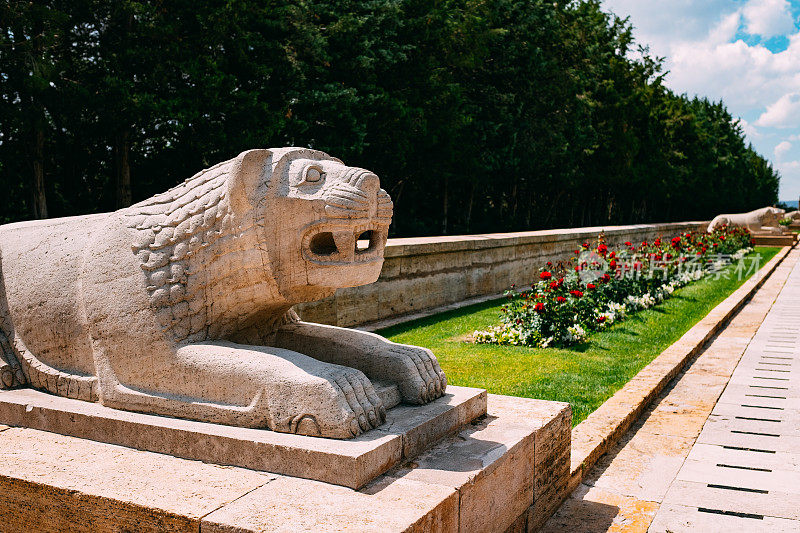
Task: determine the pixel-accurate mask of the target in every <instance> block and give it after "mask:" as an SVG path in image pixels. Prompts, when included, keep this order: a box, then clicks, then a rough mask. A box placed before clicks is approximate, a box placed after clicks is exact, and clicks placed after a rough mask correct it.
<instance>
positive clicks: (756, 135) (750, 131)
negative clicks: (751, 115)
mask: <svg viewBox="0 0 800 533" xmlns="http://www.w3.org/2000/svg"><path fill="white" fill-rule="evenodd" d="M739 126H741V128H742V131H743V132H744V134H745V136H746V137H747V138H748V139H750V140H752V139H760V138H761V137H762V135H761V132H759V131H758V129H756V127H755V126H753V125H752V124H750V123H749V122H747V121H746V120H745V119H743V118H740V119H739ZM789 140H791V139H789Z"/></svg>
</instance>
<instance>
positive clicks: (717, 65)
mask: <svg viewBox="0 0 800 533" xmlns="http://www.w3.org/2000/svg"><path fill="white" fill-rule="evenodd" d="M603 6H604V8H605V9H607V10H609V11H612V12H614V13H616V14H617V15H619V16H622V17H625V16H630V21H631V23H632V24H633V26H634V28H635V31H634V36H635V38H636V40H637V42H639V43H641V44H646V45H650V50H651V55H655V56H659V57H665V58H666V60H665V64H664V68H665V70H667V71H668V72H669V73H668V75H667V76H666V78H665V84H666V85H667V86H668V87H670V88H671V89H673V90H674V91H675V92H676V93H679V94H681V93H686V94H688V95H689V96H690V97H691V96H694V95H699V96H704V97H707V98H709V99H710V100H714V101H718V100H723V101H724V103H725V105H726V106H727V107H728V109H729V111H730V112H731V114H732V115H733V116H734V117H743V119H742V120H741V121H740V126H741V128H742V131H743V132H744V133H745V135H746V136H747V139H748V141H751V142H752V143H753V145H754V147H755V149H756V150H757V151H758V152H760V153H761V154H764V155H765V156H767V157H768V158H769V159H771V160H772V161H773V163H774V167H775V168H776V169H778V170H779V171H780V172H781V177H782V179H781V187H780V188H781V194H780V196H781V198H792V197H794V198H796V197H797V196H798V194H800V19H798V20H793V18H792V14H791V10H792V9H794V10H795V11H797V7H798V5H797V0H790V1H788V2H787V1H786V0H703V1H697V0H603ZM792 6H794V7H792ZM747 34H749V35H751V36H754V37H752V38H751V37H746V38H741V36H742V35H747ZM776 35H783V36H785V37H786V38H785V39H779V40H774V39H770V37H774V36H776ZM759 37H760V38H759ZM779 141H784V142H788V143H790V144H791V146H790V147H789V148H788V149H779V150H778V151H777V153H776V152H775V149H776V148H778V146H780V143H779V144H777V145H776V143H778V142H779ZM779 154H780V156H781V158H782V159H779V158H778V155H779Z"/></svg>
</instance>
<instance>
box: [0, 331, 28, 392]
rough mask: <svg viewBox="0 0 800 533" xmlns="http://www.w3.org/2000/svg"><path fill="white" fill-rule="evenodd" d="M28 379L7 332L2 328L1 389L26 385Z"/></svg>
mask: <svg viewBox="0 0 800 533" xmlns="http://www.w3.org/2000/svg"><path fill="white" fill-rule="evenodd" d="M27 381H28V380H27V379H25V374H24V373H23V372H22V368H21V367H20V365H19V361H17V358H16V357H15V356H14V352H13V351H12V350H11V344H10V343H9V342H8V338H7V337H6V334H5V333H3V331H2V330H0V389H10V388H12V387H16V386H21V385H25V384H26V383H27Z"/></svg>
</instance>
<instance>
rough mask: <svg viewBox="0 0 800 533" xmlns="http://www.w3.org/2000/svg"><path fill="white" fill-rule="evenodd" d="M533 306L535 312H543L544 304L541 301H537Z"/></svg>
mask: <svg viewBox="0 0 800 533" xmlns="http://www.w3.org/2000/svg"><path fill="white" fill-rule="evenodd" d="M533 308H534V309H535V310H536V312H537V313H543V312H544V304H543V303H542V302H539V303H537V304H536V305H534V306H533Z"/></svg>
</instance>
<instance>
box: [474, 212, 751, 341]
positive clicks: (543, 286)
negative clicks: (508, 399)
mask: <svg viewBox="0 0 800 533" xmlns="http://www.w3.org/2000/svg"><path fill="white" fill-rule="evenodd" d="M751 245H752V238H751V236H750V233H749V232H748V231H747V230H745V229H741V228H729V227H722V228H719V229H717V230H716V231H714V232H713V233H703V232H689V233H683V234H681V235H679V236H676V237H674V238H672V239H671V240H669V241H663V240H662V239H656V240H654V241H653V242H642V243H641V244H639V245H634V244H632V243H630V242H626V243H625V245H624V247H620V248H619V249H616V250H611V249H609V247H608V246H607V245H606V244H605V240H604V237H603V235H602V234H601V235H600V236H599V237H598V239H597V242H596V243H593V244H590V243H588V242H587V243H584V244H583V246H582V247H581V249H579V250H575V256H574V257H573V258H572V259H571V260H570V261H568V262H566V263H565V264H561V265H558V266H554V265H553V264H552V263H548V264H547V267H546V268H545V269H542V271H541V272H540V274H539V279H538V280H537V281H535V282H534V283H533V284H532V285H531V289H530V290H525V291H521V292H520V291H517V290H515V288H514V287H512V288H511V290H509V291H506V297H507V298H508V300H509V301H508V303H507V304H506V305H504V306H503V308H502V314H501V323H500V324H499V325H497V326H493V327H491V328H489V329H487V330H483V331H475V332H474V333H473V338H474V340H475V342H477V343H484V344H506V345H518V346H520V345H525V346H536V347H540V348H547V347H550V346H569V345H572V344H577V343H580V342H583V341H584V340H585V339H586V337H587V336H588V335H589V333H591V332H592V331H596V330H601V329H604V328H607V327H608V326H610V325H611V324H613V323H615V322H618V321H620V320H623V319H624V318H625V317H626V316H628V315H630V314H632V313H636V312H638V311H641V310H643V309H647V308H649V307H653V306H654V305H656V304H658V303H659V302H661V301H663V300H665V299H667V298H669V297H670V295H671V294H672V293H673V292H674V291H675V290H676V289H678V288H679V287H683V286H684V285H687V284H689V283H691V282H693V281H696V280H699V279H702V278H703V277H704V276H707V275H713V274H714V273H716V272H719V270H720V269H721V267H723V266H725V265H727V264H729V263H730V262H731V261H736V260H740V259H742V258H743V257H744V256H745V255H746V254H748V253H749V252H750V251H752V248H751Z"/></svg>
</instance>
